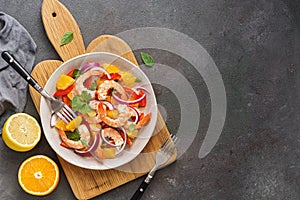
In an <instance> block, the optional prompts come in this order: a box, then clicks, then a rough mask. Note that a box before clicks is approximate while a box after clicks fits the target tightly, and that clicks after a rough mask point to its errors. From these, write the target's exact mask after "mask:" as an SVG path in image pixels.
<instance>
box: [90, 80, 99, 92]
mask: <svg viewBox="0 0 300 200" xmlns="http://www.w3.org/2000/svg"><path fill="white" fill-rule="evenodd" d="M89 89H90V90H92V91H94V90H96V89H97V81H96V80H94V82H93V83H92V84H91V85H90V87H89Z"/></svg>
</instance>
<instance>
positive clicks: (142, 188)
mask: <svg viewBox="0 0 300 200" xmlns="http://www.w3.org/2000/svg"><path fill="white" fill-rule="evenodd" d="M148 185H149V183H147V182H146V181H143V182H142V184H141V185H140V187H139V188H138V189H137V190H136V191H135V193H134V194H133V196H132V197H131V199H130V200H139V199H141V197H142V196H143V194H144V192H145V190H146V188H147V187H148Z"/></svg>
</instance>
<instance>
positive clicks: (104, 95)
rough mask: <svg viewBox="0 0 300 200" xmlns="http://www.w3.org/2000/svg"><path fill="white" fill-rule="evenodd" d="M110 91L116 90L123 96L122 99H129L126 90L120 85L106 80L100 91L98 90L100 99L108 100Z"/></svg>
mask: <svg viewBox="0 0 300 200" xmlns="http://www.w3.org/2000/svg"><path fill="white" fill-rule="evenodd" d="M110 89H115V90H116V91H117V92H119V93H120V94H121V98H122V99H127V95H126V92H125V90H124V88H123V87H122V86H121V85H120V84H119V83H117V82H116V81H113V80H106V81H104V82H103V83H102V84H101V85H100V86H99V89H98V90H97V94H98V99H99V100H106V99H107V96H108V92H109V90H110Z"/></svg>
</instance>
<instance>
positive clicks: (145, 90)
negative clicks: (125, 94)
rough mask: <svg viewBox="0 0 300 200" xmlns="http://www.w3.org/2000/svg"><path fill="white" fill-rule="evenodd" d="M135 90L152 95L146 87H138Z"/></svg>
mask: <svg viewBox="0 0 300 200" xmlns="http://www.w3.org/2000/svg"><path fill="white" fill-rule="evenodd" d="M132 89H133V90H135V91H137V90H142V91H144V92H146V93H148V94H150V92H149V91H148V90H147V89H146V88H145V87H142V86H137V87H134V88H132Z"/></svg>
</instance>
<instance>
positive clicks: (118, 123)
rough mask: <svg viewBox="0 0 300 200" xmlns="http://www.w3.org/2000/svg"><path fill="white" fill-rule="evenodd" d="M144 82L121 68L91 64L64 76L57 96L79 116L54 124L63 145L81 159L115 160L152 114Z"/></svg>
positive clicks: (58, 86)
mask: <svg viewBox="0 0 300 200" xmlns="http://www.w3.org/2000/svg"><path fill="white" fill-rule="evenodd" d="M140 82H141V79H140V78H139V77H136V76H135V75H134V74H132V73H131V72H129V71H121V70H120V68H119V67H118V66H115V65H110V64H103V65H100V64H99V63H97V62H89V63H88V64H86V65H84V66H82V67H80V68H79V69H72V70H71V71H69V72H68V73H67V74H62V75H61V76H60V78H59V79H58V81H57V82H56V92H55V93H54V94H53V96H55V97H56V98H60V99H61V100H62V101H63V102H65V103H66V104H67V105H68V106H70V107H71V108H72V109H73V110H74V111H75V112H76V114H77V117H76V118H75V119H74V120H72V121H71V122H70V123H69V124H66V123H65V122H63V121H62V120H59V121H56V122H54V123H53V122H51V126H54V127H56V128H57V129H58V132H59V135H60V138H61V144H60V145H61V146H63V147H65V148H69V149H73V150H74V152H75V153H77V154H79V155H81V156H91V155H93V156H94V157H95V156H96V158H99V159H101V160H103V159H107V158H115V157H116V155H118V154H119V153H121V152H122V151H123V150H124V148H125V147H126V146H131V145H132V142H134V139H135V138H136V137H137V135H138V134H139V131H140V129H141V128H142V127H143V126H145V125H147V123H148V122H149V120H150V119H151V113H150V112H149V113H144V108H145V107H146V104H147V95H150V93H149V92H148V91H147V90H146V89H145V88H144V87H141V86H139V83H140Z"/></svg>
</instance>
